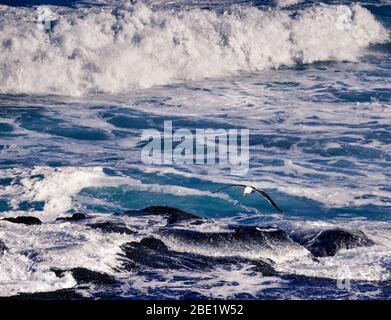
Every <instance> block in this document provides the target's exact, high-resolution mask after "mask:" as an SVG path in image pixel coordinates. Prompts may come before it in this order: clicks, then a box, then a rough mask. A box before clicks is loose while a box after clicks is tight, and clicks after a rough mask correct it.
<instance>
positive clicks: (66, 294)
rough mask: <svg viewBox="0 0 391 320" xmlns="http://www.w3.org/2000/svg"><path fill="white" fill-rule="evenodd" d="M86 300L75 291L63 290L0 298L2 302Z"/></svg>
mask: <svg viewBox="0 0 391 320" xmlns="http://www.w3.org/2000/svg"><path fill="white" fill-rule="evenodd" d="M81 299H85V297H83V296H82V295H81V294H79V293H76V292H75V290H73V289H61V290H57V291H50V292H33V293H19V294H18V295H16V296H11V297H0V301H12V300H81Z"/></svg>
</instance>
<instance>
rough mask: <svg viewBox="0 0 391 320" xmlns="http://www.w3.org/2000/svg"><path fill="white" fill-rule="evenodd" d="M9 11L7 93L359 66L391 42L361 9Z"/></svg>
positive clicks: (3, 30)
mask: <svg viewBox="0 0 391 320" xmlns="http://www.w3.org/2000/svg"><path fill="white" fill-rule="evenodd" d="M0 10H1V11H2V12H1V13H2V14H1V17H0V45H1V55H0V70H1V73H0V93H3V94H9V93H12V94H20V93H27V94H59V95H74V96H80V95H84V94H88V93H94V92H105V93H126V92H129V91H130V90H132V89H135V88H136V89H137V88H149V87H152V86H156V85H167V84H173V83H178V82H182V81H191V80H201V79H205V78H219V77H224V76H229V75H234V74H237V73H239V72H256V71H260V70H265V69H270V68H279V67H281V66H292V65H295V64H297V63H311V62H314V61H325V60H337V61H341V60H355V59H357V58H358V57H359V56H360V55H361V54H362V52H363V49H365V48H366V47H367V46H368V45H369V44H371V43H378V42H383V41H385V40H387V38H388V34H387V31H386V30H385V29H384V28H383V26H382V25H381V24H380V23H379V22H378V21H376V20H375V18H374V16H373V15H371V13H370V12H369V11H368V10H366V9H364V8H363V7H361V6H359V5H352V6H328V5H323V4H322V5H314V6H311V7H307V8H305V9H301V10H299V11H289V10H278V9H275V10H269V11H265V10H261V9H258V8H255V7H249V6H246V7H237V6H236V7H231V8H230V9H228V10H226V11H225V12H224V13H217V12H214V11H208V10H200V9H191V10H177V11H174V10H167V9H152V8H150V7H148V6H146V5H145V4H141V3H138V4H135V5H133V6H123V7H120V8H116V9H113V7H95V8H94V7H92V8H78V9H69V8H57V7H51V10H52V13H53V15H52V16H55V17H56V19H54V20H53V21H51V20H50V21H49V23H47V24H44V27H42V19H39V17H38V11H39V10H36V9H34V8H33V9H31V8H30V9H26V8H11V7H6V6H3V7H1V9H0ZM41 11H42V10H41Z"/></svg>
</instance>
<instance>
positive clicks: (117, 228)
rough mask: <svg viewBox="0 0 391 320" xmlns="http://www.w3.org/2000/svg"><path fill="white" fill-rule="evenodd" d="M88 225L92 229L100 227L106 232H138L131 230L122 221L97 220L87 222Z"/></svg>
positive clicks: (130, 233)
mask: <svg viewBox="0 0 391 320" xmlns="http://www.w3.org/2000/svg"><path fill="white" fill-rule="evenodd" d="M87 226H88V227H90V228H92V229H99V230H101V231H102V232H104V233H124V234H128V235H132V234H136V233H137V232H136V231H133V230H130V229H129V228H128V227H127V226H126V225H125V224H124V223H122V222H112V221H106V222H97V223H91V224H87Z"/></svg>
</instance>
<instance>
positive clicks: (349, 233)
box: [294, 228, 375, 257]
mask: <svg viewBox="0 0 391 320" xmlns="http://www.w3.org/2000/svg"><path fill="white" fill-rule="evenodd" d="M294 239H295V240H296V241H298V242H299V243H300V244H301V245H303V246H305V247H306V248H307V249H308V250H309V251H311V253H312V254H313V255H314V256H315V257H326V256H334V255H335V254H336V253H337V252H338V251H339V250H341V249H353V248H356V247H363V246H371V245H374V244H375V243H374V242H373V241H372V240H370V239H369V238H368V237H367V236H366V235H365V234H364V233H363V232H362V231H359V230H345V229H340V228H336V229H328V230H323V231H320V232H318V233H317V234H315V235H306V236H304V237H302V238H297V237H296V238H295V237H294Z"/></svg>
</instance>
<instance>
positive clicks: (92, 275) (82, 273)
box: [51, 268, 117, 285]
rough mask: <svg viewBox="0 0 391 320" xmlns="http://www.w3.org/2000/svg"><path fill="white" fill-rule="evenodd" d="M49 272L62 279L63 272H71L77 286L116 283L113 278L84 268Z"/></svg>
mask: <svg viewBox="0 0 391 320" xmlns="http://www.w3.org/2000/svg"><path fill="white" fill-rule="evenodd" d="M51 271H53V272H54V273H55V274H56V276H57V277H62V276H63V275H64V273H65V272H71V273H72V276H73V278H74V279H75V280H76V282H77V283H78V284H85V283H92V284H96V285H110V284H115V283H116V282H117V281H116V280H115V278H114V277H113V276H110V275H108V274H106V273H101V272H97V271H92V270H89V269H86V268H73V269H70V270H60V269H51Z"/></svg>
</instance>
